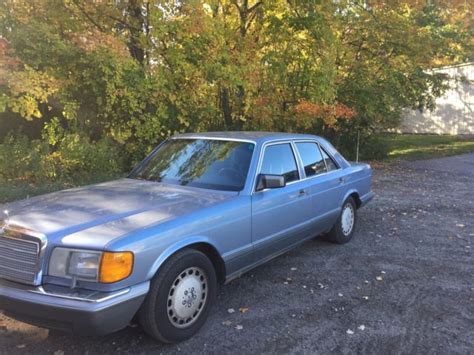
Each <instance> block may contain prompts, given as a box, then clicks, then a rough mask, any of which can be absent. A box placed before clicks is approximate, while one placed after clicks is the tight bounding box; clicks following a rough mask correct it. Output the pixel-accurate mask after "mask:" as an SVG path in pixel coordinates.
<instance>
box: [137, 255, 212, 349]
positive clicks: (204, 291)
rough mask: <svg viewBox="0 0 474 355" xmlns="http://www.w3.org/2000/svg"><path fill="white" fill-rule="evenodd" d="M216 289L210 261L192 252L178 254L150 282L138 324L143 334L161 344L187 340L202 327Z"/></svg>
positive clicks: (204, 256)
mask: <svg viewBox="0 0 474 355" xmlns="http://www.w3.org/2000/svg"><path fill="white" fill-rule="evenodd" d="M216 288H217V277H216V272H215V270H214V266H213V265H212V262H211V261H210V260H209V258H208V257H207V256H206V255H204V254H203V253H201V252H200V251H197V250H193V249H184V250H182V251H179V252H178V253H176V254H175V255H173V256H172V257H171V258H170V259H169V260H167V261H166V262H165V264H164V265H163V266H162V267H161V269H160V271H159V272H158V273H157V274H156V275H155V277H154V278H153V279H152V281H151V285H150V291H149V292H148V295H147V296H146V298H145V301H144V302H143V304H142V306H141V308H140V310H139V313H138V321H139V323H140V325H141V327H142V329H143V330H144V331H145V332H146V333H148V334H149V335H150V336H151V337H153V338H154V339H156V340H159V341H161V342H164V343H177V342H180V341H183V340H186V339H188V338H190V337H192V336H193V335H194V334H195V333H196V332H197V331H198V330H199V329H200V328H201V327H202V325H203V324H204V323H205V321H206V319H207V316H208V315H209V311H210V309H211V306H212V305H213V304H214V302H215V299H216ZM178 300H179V302H178Z"/></svg>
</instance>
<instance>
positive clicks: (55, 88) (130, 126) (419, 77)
mask: <svg viewBox="0 0 474 355" xmlns="http://www.w3.org/2000/svg"><path fill="white" fill-rule="evenodd" d="M159 4H160V5H159V6H155V5H153V4H152V3H151V2H148V1H140V0H138V1H133V2H115V3H108V2H99V3H88V2H80V1H66V2H63V3H57V2H55V1H53V0H45V1H42V2H33V3H32V2H26V1H25V2H22V1H13V0H7V1H4V2H2V3H1V4H0V54H1V55H2V56H3V57H4V58H6V59H5V60H3V61H1V60H0V74H2V75H1V77H0V112H2V111H3V113H1V115H2V116H3V117H7V116H8V117H9V118H14V117H16V118H20V117H22V118H24V119H26V120H33V119H42V120H44V121H45V122H49V123H47V125H46V128H45V130H46V132H49V135H48V137H49V138H47V140H48V142H49V144H51V145H53V146H54V145H56V144H57V142H56V140H55V139H53V138H51V137H52V136H54V135H52V131H51V130H53V126H54V127H56V128H54V130H56V129H57V128H58V127H61V129H63V130H64V131H65V132H66V133H70V132H73V133H77V132H81V134H84V135H87V136H88V137H94V139H97V138H110V139H113V140H114V141H116V142H118V143H119V144H120V145H122V146H123V147H124V148H125V150H126V152H127V154H128V155H129V156H131V157H133V158H132V159H138V158H139V157H141V156H142V155H143V154H145V153H146V152H147V151H149V149H151V147H153V146H154V145H156V144H157V143H158V142H160V141H161V140H163V139H164V138H166V137H168V136H169V135H172V134H174V133H176V132H184V131H199V130H219V129H249V130H253V129H261V130H283V131H305V132H314V133H322V134H325V135H328V136H330V137H332V138H334V139H335V140H336V141H337V140H338V139H339V138H340V137H341V135H344V136H349V137H352V136H353V135H354V132H358V131H363V134H364V135H369V134H370V133H371V132H373V131H376V130H380V129H385V128H393V127H396V126H397V125H398V124H399V120H400V113H401V112H402V110H403V109H404V108H407V107H427V108H431V107H432V105H433V102H434V98H435V97H436V96H439V95H441V94H442V93H443V91H444V90H445V89H446V86H445V78H444V77H442V76H440V75H438V74H434V73H432V72H430V70H429V69H430V68H432V67H433V66H436V65H441V64H446V63H452V62H453V61H462V60H465V59H466V58H467V57H468V56H469V52H468V51H469V43H470V42H469V41H471V42H472V40H471V37H470V36H469V33H468V29H467V26H466V24H467V21H468V19H467V16H466V15H465V13H466V9H464V8H461V7H457V6H455V5H451V4H448V5H437V6H420V5H417V4H416V3H413V4H411V2H390V3H389V4H388V3H374V4H371V6H367V5H363V4H365V3H363V2H357V1H356V2H354V1H346V0H343V1H337V2H335V1H329V0H311V1H265V2H264V1H258V0H249V1H241V0H222V1H200V0H193V1H183V2H168V1H162V2H159ZM464 6H468V5H464ZM471 45H472V43H471ZM53 118H54V120H53V121H52V119H53ZM1 125H2V123H1V121H0V128H1V127H2V126H1ZM4 131H6V130H5V129H4ZM36 136H38V134H36ZM45 139H46V138H45ZM51 139H53V140H51ZM341 139H342V138H341Z"/></svg>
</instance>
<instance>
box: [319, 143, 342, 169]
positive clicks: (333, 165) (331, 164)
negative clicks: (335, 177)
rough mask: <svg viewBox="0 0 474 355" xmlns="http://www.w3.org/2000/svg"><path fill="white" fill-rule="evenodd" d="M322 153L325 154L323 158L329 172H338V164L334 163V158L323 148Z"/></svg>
mask: <svg viewBox="0 0 474 355" xmlns="http://www.w3.org/2000/svg"><path fill="white" fill-rule="evenodd" d="M321 151H322V152H323V158H324V161H325V162H326V166H327V168H328V171H333V170H337V169H339V168H338V167H337V165H336V163H335V162H334V160H332V158H331V157H330V156H329V155H327V154H326V152H325V151H324V149H323V148H321Z"/></svg>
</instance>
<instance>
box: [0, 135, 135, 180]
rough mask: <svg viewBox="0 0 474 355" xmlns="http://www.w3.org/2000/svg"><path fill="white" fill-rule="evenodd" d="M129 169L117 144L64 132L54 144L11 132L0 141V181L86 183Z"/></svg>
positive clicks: (107, 140) (116, 174)
mask: <svg viewBox="0 0 474 355" xmlns="http://www.w3.org/2000/svg"><path fill="white" fill-rule="evenodd" d="M125 170H126V166H125V159H124V158H123V154H122V151H121V148H120V146H119V145H118V144H116V143H114V142H112V141H111V140H109V139H100V140H98V141H96V142H94V141H91V140H90V139H89V138H88V137H87V136H86V135H81V134H79V133H64V134H62V135H61V136H60V137H59V138H58V139H57V140H56V141H55V142H54V144H48V143H47V142H45V141H38V140H29V139H28V138H27V137H26V136H23V135H11V134H10V135H9V136H7V138H6V139H5V140H4V142H3V143H2V144H0V180H3V181H13V180H15V181H24V182H28V183H44V182H67V183H70V184H78V183H86V182H90V181H100V180H106V179H110V178H114V177H117V176H119V175H120V174H122V173H123V172H124V171H125Z"/></svg>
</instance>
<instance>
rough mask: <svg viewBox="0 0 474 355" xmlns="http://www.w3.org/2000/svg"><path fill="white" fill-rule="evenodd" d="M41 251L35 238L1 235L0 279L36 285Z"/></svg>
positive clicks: (39, 244) (39, 242) (38, 241)
mask: <svg viewBox="0 0 474 355" xmlns="http://www.w3.org/2000/svg"><path fill="white" fill-rule="evenodd" d="M40 250H41V241H40V240H39V239H37V238H35V237H31V236H27V235H21V236H20V237H17V236H15V237H13V236H8V235H0V278H4V279H8V280H12V281H18V282H23V283H28V284H34V283H35V279H36V275H37V273H38V265H39V262H38V261H39V254H40Z"/></svg>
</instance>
